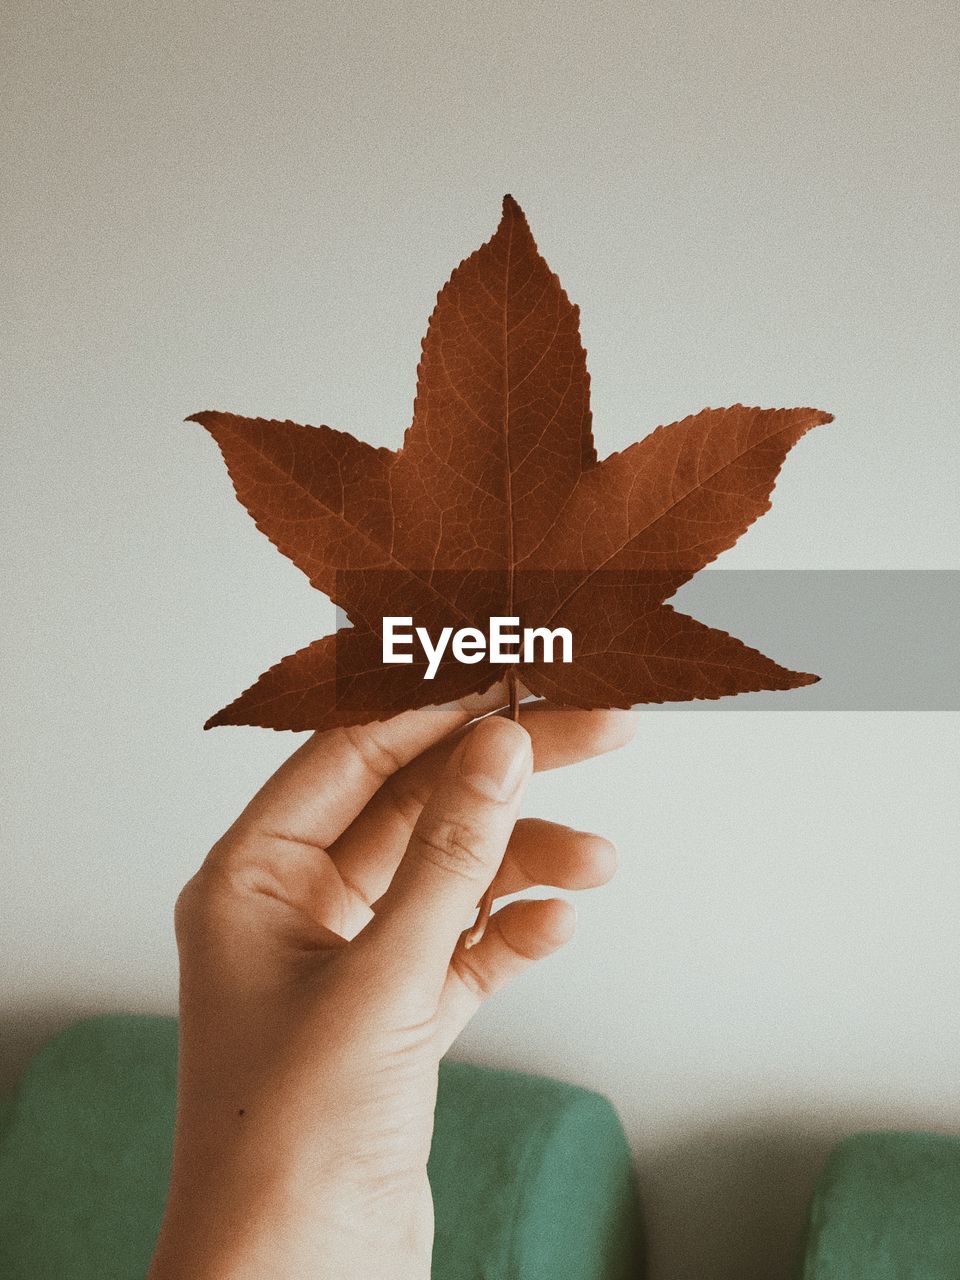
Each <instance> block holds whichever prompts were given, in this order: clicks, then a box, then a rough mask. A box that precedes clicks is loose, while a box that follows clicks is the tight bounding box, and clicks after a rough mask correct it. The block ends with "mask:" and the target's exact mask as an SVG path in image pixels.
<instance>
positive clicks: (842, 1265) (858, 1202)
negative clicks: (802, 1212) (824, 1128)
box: [801, 1133, 960, 1280]
mask: <svg viewBox="0 0 960 1280" xmlns="http://www.w3.org/2000/svg"><path fill="white" fill-rule="evenodd" d="M801 1276H802V1280H957V1278H958V1277H960V1138H951V1137H945V1136H943V1135H941V1134H934V1133H858V1134H855V1135H854V1136H853V1137H852V1138H848V1139H847V1140H846V1141H845V1142H842V1143H841V1144H840V1146H839V1147H837V1148H836V1150H835V1151H834V1152H833V1154H832V1155H831V1156H830V1159H829V1160H828V1161H827V1165H826V1167H825V1169H824V1171H823V1173H822V1175H821V1177H820V1180H819V1182H818V1184H817V1188H816V1192H815V1194H814V1197H813V1202H812V1204H811V1208H810V1219H809V1227H808V1232H807V1244H806V1251H805V1255H804V1259H803V1263H802V1267H801Z"/></svg>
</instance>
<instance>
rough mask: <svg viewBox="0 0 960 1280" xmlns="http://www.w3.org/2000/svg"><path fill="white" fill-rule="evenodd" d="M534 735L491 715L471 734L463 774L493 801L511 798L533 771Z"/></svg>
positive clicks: (465, 750) (463, 764)
mask: <svg viewBox="0 0 960 1280" xmlns="http://www.w3.org/2000/svg"><path fill="white" fill-rule="evenodd" d="M530 765H531V750H530V735H529V734H528V733H527V731H526V729H522V728H521V727H520V725H518V724H515V723H514V722H513V721H512V720H503V719H501V718H499V717H491V718H490V719H489V720H481V722H480V723H479V724H478V725H477V726H476V728H475V729H472V730H471V731H470V733H469V734H468V736H467V738H466V740H465V742H464V744H463V751H462V754H461V756H460V775H461V777H463V778H466V779H467V781H468V782H469V783H470V785H471V786H473V787H476V789H477V790H478V791H480V792H481V793H482V794H483V795H485V796H487V797H488V799H490V800H509V799H510V797H511V796H512V795H513V794H514V793H515V792H516V790H517V789H518V787H519V786H520V784H521V782H523V780H524V778H525V777H526V776H527V774H528V773H529V772H530Z"/></svg>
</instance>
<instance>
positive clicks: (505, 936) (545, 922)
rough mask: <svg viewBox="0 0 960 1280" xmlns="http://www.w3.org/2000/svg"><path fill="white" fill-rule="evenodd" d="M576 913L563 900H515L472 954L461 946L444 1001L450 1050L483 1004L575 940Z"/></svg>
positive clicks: (442, 1029) (444, 1042) (444, 1035)
mask: <svg viewBox="0 0 960 1280" xmlns="http://www.w3.org/2000/svg"><path fill="white" fill-rule="evenodd" d="M575 928H576V911H575V910H574V908H573V906H572V904H571V903H569V902H565V901H563V899H561V898H548V899H546V900H542V899H527V900H525V901H521V902H511V903H510V904H509V905H508V906H506V907H503V908H502V909H501V910H500V911H497V912H496V913H495V914H494V915H493V916H492V917H491V919H490V923H489V924H488V925H487V928H486V931H485V933H484V935H483V937H482V938H481V939H480V941H479V942H478V943H477V944H476V946H475V947H472V948H471V949H470V950H469V951H467V950H465V949H464V948H463V947H458V948H457V950H456V952H455V953H454V955H453V959H452V960H451V963H450V971H449V974H448V977H447V981H446V983H445V985H444V988H443V992H442V994H441V997H440V1012H439V1028H438V1030H439V1035H440V1039H441V1049H442V1051H443V1052H446V1050H447V1048H449V1046H450V1044H451V1043H452V1042H453V1041H454V1040H455V1039H456V1037H457V1036H458V1035H459V1034H460V1032H461V1031H462V1030H463V1028H464V1027H465V1026H466V1024H467V1023H468V1022H469V1021H470V1019H471V1018H472V1017H473V1015H474V1014H475V1013H476V1011H477V1009H479V1007H480V1005H481V1004H482V1003H483V1001H484V1000H486V999H487V998H488V997H489V996H491V995H493V994H494V992H496V991H499V990H500V988H501V987H503V986H505V985H506V984H507V983H508V982H510V981H511V980H512V979H513V978H515V977H517V975H518V974H521V973H523V971H524V970H525V969H528V968H530V966H531V965H532V964H534V963H536V961H537V960H542V959H543V958H544V957H545V956H548V955H550V954H552V952H554V951H556V950H558V949H559V948H560V947H562V946H563V945H564V943H566V942H569V941H570V939H571V938H572V937H573V934H574V930H575Z"/></svg>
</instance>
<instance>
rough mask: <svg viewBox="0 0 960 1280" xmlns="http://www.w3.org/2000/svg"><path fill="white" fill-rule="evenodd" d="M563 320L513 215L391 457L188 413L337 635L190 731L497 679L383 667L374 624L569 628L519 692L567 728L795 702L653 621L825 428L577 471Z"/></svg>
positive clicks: (437, 348)
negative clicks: (744, 699)
mask: <svg viewBox="0 0 960 1280" xmlns="http://www.w3.org/2000/svg"><path fill="white" fill-rule="evenodd" d="M578 320H579V311H578V308H577V307H575V306H574V305H573V304H572V303H571V302H570V300H569V299H568V298H567V295H566V294H565V292H564V291H563V288H562V287H561V284H560V281H559V280H558V278H557V276H556V275H555V274H554V273H553V272H552V271H551V270H550V268H549V267H548V266H547V264H546V262H545V261H544V259H543V258H542V257H541V255H540V253H539V252H538V250H537V246H536V244H535V242H534V240H533V237H532V235H531V233H530V229H529V226H528V225H527V221H526V218H525V217H524V214H523V212H522V210H521V209H520V207H519V205H518V204H517V203H516V201H514V200H513V199H512V198H511V197H510V196H506V197H505V198H504V202H503V216H502V218H501V221H500V224H499V226H498V228H497V231H496V233H495V234H494V235H493V237H492V238H491V239H490V240H488V241H487V243H486V244H484V245H483V246H482V247H481V248H480V249H478V250H477V251H476V252H475V253H473V254H472V255H471V256H470V257H468V258H466V259H465V260H464V261H463V262H462V263H461V264H460V266H459V267H457V269H456V270H455V271H454V273H453V275H452V276H451V277H450V280H449V281H448V282H447V284H446V285H445V286H444V287H443V289H442V290H441V291H440V293H439V295H438V298H437V304H436V307H435V309H434V312H433V314H432V316H431V318H430V322H429V325H428V328H427V334H426V337H425V338H424V340H423V348H422V358H421V361H420V365H419V368H418V379H417V394H416V399H415V402H414V408H413V419H412V422H411V425H410V427H409V428H408V430H407V432H406V434H405V436H404V441H403V445H402V447H401V448H400V449H399V450H397V451H395V452H391V451H389V450H386V449H376V448H373V447H371V446H370V445H367V444H364V443H363V442H361V441H359V440H356V439H355V438H354V437H353V436H351V435H349V434H347V433H345V432H342V431H337V430H334V429H333V428H331V427H327V426H319V427H311V426H301V425H299V424H297V423H293V422H276V421H267V420H263V419H251V418H243V417H238V416H236V415H234V414H229V413H219V412H212V411H207V412H203V413H198V414H196V415H194V416H193V418H192V419H190V421H195V422H198V423H200V424H201V425H202V426H204V427H205V428H206V429H207V430H208V431H209V432H210V434H211V435H212V436H213V437H214V439H215V440H216V441H217V444H218V445H219V446H220V449H221V452H222V453H223V457H224V460H225V462H226V464H227V468H228V470H229V473H230V476H231V478H232V480H233V483H234V487H235V489H236V493H237V497H238V498H239V500H240V501H241V502H242V503H243V505H244V506H245V507H246V508H247V510H248V511H249V512H250V514H251V516H252V517H253V519H254V520H255V522H256V524H257V526H258V528H259V529H261V530H262V531H263V532H264V533H265V534H266V535H267V537H269V538H270V540H271V541H272V542H273V543H274V544H275V545H276V546H277V547H278V548H279V550H280V551H282V552H283V553H284V555H286V556H288V557H289V558H290V559H291V560H292V561H293V562H294V564H296V565H297V566H298V567H299V568H300V569H302V570H303V572H304V573H305V574H306V575H307V577H308V578H309V580H310V582H311V583H312V584H313V585H314V586H315V587H316V588H317V589H318V590H320V591H322V592H324V593H325V594H326V595H328V596H330V597H331V598H332V599H333V600H334V601H335V602H336V603H337V604H339V605H340V606H341V607H342V609H343V610H344V612H345V613H346V615H347V617H348V618H349V620H350V622H351V623H352V626H350V627H347V628H342V629H340V630H339V631H337V632H336V634H334V635H329V636H326V637H324V638H322V639H320V640H317V641H316V642H315V643H313V644H311V645H308V646H307V647H306V648H304V649H301V650H299V651H298V652H297V653H294V654H291V655H289V656H288V657H286V658H284V659H283V660H282V661H281V662H279V663H278V664H277V665H276V666H275V667H272V668H271V669H270V670H269V671H267V672H266V673H265V674H264V675H262V676H261V677H260V679H259V680H257V681H256V682H255V683H254V684H253V685H252V686H251V687H250V688H249V689H248V690H247V691H246V692H245V693H243V694H241V696H240V697H239V698H237V699H236V701H234V702H232V703H231V704H230V705H229V706H227V707H225V708H224V709H223V710H222V711H219V712H218V713H217V714H216V715H214V716H213V717H212V718H211V719H210V720H209V721H208V722H207V727H210V726H212V725H220V724H256V725H263V726H265V727H269V728H274V729H293V730H303V729H326V728H330V727H333V726H336V725H348V724H356V723H361V722H364V721H368V720H380V719H386V718H387V717H389V716H392V715H395V714H397V713H399V712H400V711H403V710H407V709H411V708H414V707H418V706H425V705H429V704H436V703H441V702H447V701H450V700H451V699H453V698H457V697H461V696H463V695H465V694H468V693H475V692H482V691H483V690H484V689H486V688H489V687H490V686H491V685H492V684H494V683H495V682H497V681H499V680H502V679H503V678H504V675H505V669H504V667H503V666H502V665H498V664H495V663H492V662H490V661H488V660H486V658H485V659H484V660H483V661H480V662H476V663H474V664H472V665H466V664H465V663H463V662H460V661H457V660H456V659H455V658H454V657H453V656H452V655H451V654H450V653H449V651H448V652H447V653H446V654H445V656H444V658H443V659H442V661H441V662H440V664H439V667H438V669H437V670H436V673H435V676H434V677H433V678H430V679H425V678H424V677H425V676H426V675H427V668H426V661H425V659H423V658H420V657H417V656H416V655H414V660H413V661H412V662H410V663H409V664H406V665H385V664H384V662H383V650H382V628H383V620H384V618H386V617H388V616H407V617H412V618H413V619H414V620H415V622H416V623H417V624H419V625H422V626H424V627H425V628H427V629H428V630H431V631H434V630H435V631H439V630H440V629H441V628H443V627H444V626H449V627H451V628H461V627H465V626H470V627H477V628H478V629H480V630H483V629H484V628H485V626H486V625H487V624H488V623H489V620H490V619H491V618H492V617H496V616H501V617H514V616H517V617H520V618H521V619H522V623H523V625H524V626H525V627H548V628H551V629H552V628H557V627H566V628H568V629H569V631H570V632H571V634H572V636H573V637H574V652H573V660H572V661H571V662H569V663H567V662H547V661H545V660H544V659H543V658H542V657H541V659H540V660H537V661H526V662H518V663H517V664H515V665H514V666H513V667H511V668H510V670H509V680H510V682H511V683H512V687H513V688H514V689H515V688H516V687H517V685H518V683H522V685H523V686H524V687H526V688H527V689H529V690H530V691H531V692H533V693H535V694H538V695H541V696H545V697H549V698H550V699H552V700H553V701H556V702H559V703H565V704H570V705H576V706H580V707H629V706H633V705H635V704H637V703H640V702H665V701H676V700H688V699H694V698H719V697H722V696H725V695H730V694H736V693H743V692H747V691H754V690H760V689H792V688H795V687H798V686H800V685H805V684H810V683H812V682H813V681H815V680H816V679H817V677H816V676H814V675H810V674H807V673H803V672H795V671H789V670H787V669H786V668H784V667H782V666H780V665H778V664H777V663H776V662H774V661H773V660H772V659H770V658H767V657H765V656H764V655H763V654H761V653H759V652H758V651H757V650H756V649H752V648H750V647H748V646H747V645H745V644H743V643H742V642H741V641H739V640H736V639H734V638H733V637H732V636H730V635H728V634H727V633H726V632H723V631H719V630H716V629H715V628H712V627H708V626H705V625H704V624H703V623H700V622H697V621H696V620H695V619H693V618H689V617H687V616H685V615H684V614H682V613H678V612H677V611H676V610H675V609H673V608H672V607H671V606H670V605H669V604H667V603H665V602H666V601H667V600H668V599H669V598H670V597H671V596H672V595H673V594H674V592H675V591H676V590H677V588H678V587H679V586H680V585H681V584H682V583H684V582H685V581H687V580H688V579H689V578H690V577H691V576H692V575H693V574H695V573H696V572H697V571H698V570H699V569H702V568H703V567H704V565H706V564H708V563H710V562H711V561H712V560H713V559H715V557H716V556H717V555H719V554H720V553H721V552H722V551H724V550H725V549H727V548H728V547H730V546H732V545H733V544H734V542H736V540H737V538H739V537H740V535H741V534H742V533H743V532H744V531H745V530H746V529H747V528H748V527H749V526H750V525H751V524H752V523H753V522H754V521H755V520H756V519H757V518H758V517H759V516H760V515H762V514H763V513H764V512H765V511H766V510H768V509H769V506H770V493H771V491H772V489H773V486H774V483H775V481H776V478H777V475H778V473H779V470H780V467H781V465H782V463H783V460H784V458H785V456H786V454H787V452H788V451H789V450H790V449H791V447H792V446H793V445H794V444H795V443H796V442H797V441H798V440H799V439H800V437H801V436H802V435H804V434H805V433H806V432H807V431H809V430H810V429H811V428H812V427H815V426H817V425H818V424H821V423H825V422H829V421H831V415H830V414H828V413H822V412H821V411H819V410H817V409H809V408H800V409H760V408H747V407H745V406H743V405H734V406H733V407H731V408H727V409H704V410H703V411H702V412H700V413H698V414H695V415H693V416H692V417H689V418H685V419H683V420H682V421H681V422H675V423H673V424H671V425H670V426H665V427H659V428H657V430H655V431H654V432H652V433H651V434H650V435H648V436H647V437H646V438H645V439H642V440H640V441H638V442H637V443H636V444H634V445H631V446H630V447H629V448H628V449H625V450H624V451H623V452H622V453H617V454H612V455H611V456H610V457H608V458H606V459H604V460H603V461H598V460H597V456H596V451H595V449H594V443H593V436H592V432H591V419H590V405H589V375H588V373H587V367H586V355H585V352H584V349H583V346H582V344H581V342H580V334H579V324H578Z"/></svg>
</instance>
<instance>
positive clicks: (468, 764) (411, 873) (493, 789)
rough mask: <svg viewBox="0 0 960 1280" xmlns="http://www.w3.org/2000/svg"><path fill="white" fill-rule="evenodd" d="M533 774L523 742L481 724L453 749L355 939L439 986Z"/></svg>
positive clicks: (495, 723) (492, 723)
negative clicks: (394, 868)
mask: <svg viewBox="0 0 960 1280" xmlns="http://www.w3.org/2000/svg"><path fill="white" fill-rule="evenodd" d="M532 768H533V752H532V750H531V745H530V735H529V734H528V733H527V731H526V729H524V728H522V727H521V726H520V725H519V724H515V723H514V722H513V721H512V720H505V719H503V718H502V717H499V716H492V717H490V718H488V719H486V720H481V721H480V722H479V724H477V725H475V726H474V728H473V729H471V730H470V731H469V733H468V734H467V735H466V736H465V737H464V739H463V741H462V742H461V743H460V744H459V745H458V746H457V748H456V750H455V751H454V752H453V754H452V755H451V757H450V759H449V760H448V761H447V764H446V766H445V768H444V771H443V773H442V774H441V777H440V780H439V782H438V783H437V785H436V787H435V789H434V791H433V794H432V795H431V797H430V799H429V800H428V802H427V804H426V806H425V807H424V809H423V812H422V813H421V815H420V818H419V820H418V821H417V824H416V826H415V827H414V829H413V834H412V835H411V837H410V843H409V844H408V846H407V851H406V853H405V854H404V856H403V859H402V861H401V863H400V866H399V867H398V868H397V871H396V874H395V875H394V877H393V881H392V882H391V885H390V888H389V889H388V890H387V892H386V893H385V894H384V895H383V897H382V898H381V899H380V902H379V905H378V907H377V914H376V917H375V918H374V920H373V921H372V922H371V923H370V925H369V926H368V927H367V929H365V930H364V933H363V934H362V935H361V936H362V937H364V938H366V939H368V943H369V945H371V946H374V947H378V946H381V945H382V946H385V947H387V948H388V949H389V952H390V954H391V959H392V961H393V963H394V964H397V965H400V966H402V967H403V969H404V970H406V971H407V973H409V972H410V971H411V970H412V969H416V970H418V971H419V972H421V973H423V974H424V976H427V974H428V973H429V975H430V976H431V977H432V978H434V979H435V980H436V982H437V984H438V989H439V987H440V986H442V984H443V982H444V980H445V978H446V974H447V969H448V967H449V964H450V958H451V956H452V954H453V951H454V948H455V947H456V945H457V940H458V938H459V937H460V934H461V933H462V932H463V930H464V929H465V928H466V927H467V925H468V924H469V923H470V919H471V916H472V914H473V912H474V911H475V910H476V906H477V902H478V901H479V899H480V898H481V897H482V896H483V894H484V892H485V891H486V889H487V886H488V885H489V884H490V882H491V881H492V880H493V877H494V876H495V875H496V872H497V869H498V868H499V866H500V863H501V862H502V861H503V855H504V852H505V850H506V847H507V842H508V840H509V839H510V833H511V831H512V830H513V826H514V823H515V822H516V819H517V810H518V809H519V806H520V798H521V796H522V794H523V789H524V786H525V784H526V782H527V780H528V778H529V777H530V773H531V771H532Z"/></svg>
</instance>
